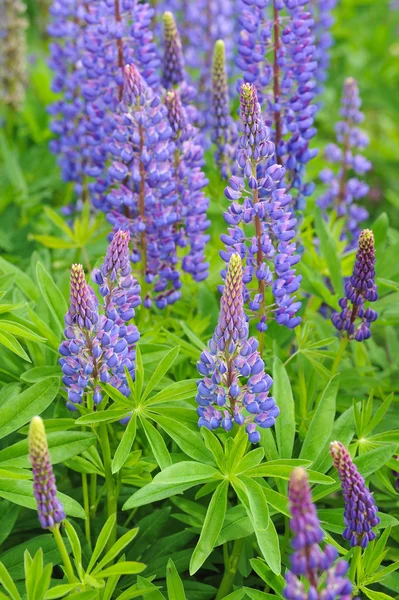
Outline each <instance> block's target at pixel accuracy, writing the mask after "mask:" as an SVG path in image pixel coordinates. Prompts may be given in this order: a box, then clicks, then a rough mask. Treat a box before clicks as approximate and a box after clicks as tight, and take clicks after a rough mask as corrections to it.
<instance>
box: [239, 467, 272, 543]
mask: <svg viewBox="0 0 399 600" xmlns="http://www.w3.org/2000/svg"><path fill="white" fill-rule="evenodd" d="M239 481H240V483H241V485H242V486H243V489H244V492H245V494H246V495H247V498H248V502H249V510H250V518H251V520H252V522H253V526H254V530H255V532H258V531H259V530H266V529H267V528H268V526H269V509H268V506H267V502H266V496H265V492H264V488H263V487H262V486H261V485H260V484H259V483H258V482H257V481H255V480H254V479H251V478H250V477H245V476H241V477H240V478H239Z"/></svg>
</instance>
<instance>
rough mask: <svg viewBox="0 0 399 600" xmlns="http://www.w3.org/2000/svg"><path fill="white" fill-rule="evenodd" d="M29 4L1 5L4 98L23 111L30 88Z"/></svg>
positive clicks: (7, 1) (10, 0)
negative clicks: (27, 85)
mask: <svg viewBox="0 0 399 600" xmlns="http://www.w3.org/2000/svg"><path fill="white" fill-rule="evenodd" d="M25 11H26V4H25V2H24V1H23V0H17V1H15V2H14V0H3V2H2V3H1V6H0V41H1V50H0V99H1V102H2V103H4V104H5V105H8V106H10V107H11V108H13V109H14V110H16V109H20V108H21V105H22V104H23V102H24V98H25V88H26V84H27V81H26V31H25V30H26V28H27V26H28V22H27V20H26V18H25Z"/></svg>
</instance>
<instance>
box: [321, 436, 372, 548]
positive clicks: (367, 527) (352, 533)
mask: <svg viewBox="0 0 399 600" xmlns="http://www.w3.org/2000/svg"><path fill="white" fill-rule="evenodd" d="M330 454H331V457H332V459H333V462H334V467H335V468H336V469H337V471H338V475H339V478H340V480H341V486H342V492H343V495H344V500H345V512H344V523H345V531H344V533H343V534H342V535H343V537H344V539H346V540H350V544H351V546H361V547H362V548H366V547H367V545H368V543H369V542H371V541H372V540H374V539H375V537H376V535H375V533H374V531H373V527H376V526H377V525H378V524H379V522H380V518H379V517H378V516H377V511H378V508H377V507H376V505H375V502H374V498H373V495H372V494H371V492H370V490H369V489H368V488H367V487H366V484H365V482H364V479H363V477H362V476H361V475H360V473H359V471H358V470H357V467H356V465H355V464H354V463H353V461H352V458H351V455H350V454H349V452H348V450H347V449H346V448H345V446H344V445H343V444H342V443H341V442H332V443H331V444H330Z"/></svg>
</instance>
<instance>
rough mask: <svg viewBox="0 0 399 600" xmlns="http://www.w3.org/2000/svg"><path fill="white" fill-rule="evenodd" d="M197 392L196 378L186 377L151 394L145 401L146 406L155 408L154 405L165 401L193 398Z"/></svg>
mask: <svg viewBox="0 0 399 600" xmlns="http://www.w3.org/2000/svg"><path fill="white" fill-rule="evenodd" d="M196 392H197V380H196V379H186V380H184V381H176V382H175V383H171V384H170V385H168V386H166V387H165V388H163V389H162V390H161V391H160V392H158V393H157V394H155V396H151V398H148V399H147V400H146V401H145V405H146V406H151V407H154V408H155V405H158V404H163V403H165V402H170V401H173V402H178V401H180V400H187V399H189V398H194V397H195V394H196Z"/></svg>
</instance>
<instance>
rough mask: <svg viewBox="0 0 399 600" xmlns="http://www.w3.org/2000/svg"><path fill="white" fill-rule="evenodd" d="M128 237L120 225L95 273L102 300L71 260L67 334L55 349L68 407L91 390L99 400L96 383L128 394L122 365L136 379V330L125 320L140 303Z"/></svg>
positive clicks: (99, 392) (66, 318) (98, 388)
mask: <svg viewBox="0 0 399 600" xmlns="http://www.w3.org/2000/svg"><path fill="white" fill-rule="evenodd" d="M128 243H129V236H128V234H127V233H125V232H123V231H118V232H117V233H116V234H115V236H114V239H113V241H112V242H111V244H110V246H109V248H108V251H107V256H106V258H105V261H104V263H103V265H102V266H101V267H100V269H96V270H95V271H94V273H93V279H94V281H95V282H96V283H97V284H98V285H99V286H100V287H99V291H100V294H101V295H102V296H103V304H102V305H101V306H99V304H98V301H97V298H96V296H95V293H94V290H93V289H92V288H91V287H90V286H89V285H88V284H87V283H86V280H85V274H84V271H83V267H82V265H72V268H71V294H70V308H69V310H68V312H67V314H66V316H65V325H66V327H65V331H64V334H65V337H66V340H64V341H63V342H62V344H61V346H60V349H59V352H60V354H61V358H60V360H59V363H60V365H61V367H62V372H63V378H62V381H63V383H64V385H65V388H66V390H67V392H68V402H67V407H68V408H69V409H70V410H77V405H79V404H82V402H83V400H84V399H85V398H86V396H87V395H88V394H92V395H93V401H94V404H99V403H100V402H101V400H102V394H101V388H100V383H110V384H111V385H112V386H113V387H115V388H117V389H119V391H120V392H121V393H122V394H125V395H128V394H129V388H128V385H127V381H126V374H125V369H127V370H128V371H129V373H130V375H131V377H132V379H133V380H134V377H135V356H136V352H135V344H136V342H137V341H138V339H139V337H140V334H139V332H138V330H137V327H136V326H135V325H132V324H129V323H128V322H129V321H130V320H131V319H132V318H133V317H134V309H135V308H136V307H137V306H138V305H139V304H140V286H139V285H138V283H137V281H136V280H135V279H134V278H133V277H132V275H131V274H130V262H129V261H128V260H127V259H128Z"/></svg>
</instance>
